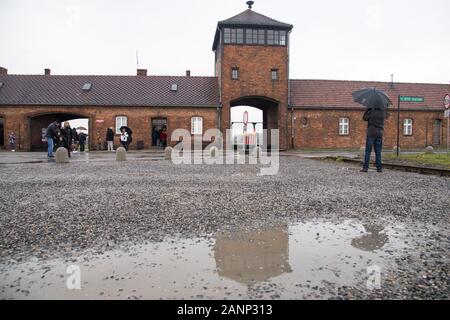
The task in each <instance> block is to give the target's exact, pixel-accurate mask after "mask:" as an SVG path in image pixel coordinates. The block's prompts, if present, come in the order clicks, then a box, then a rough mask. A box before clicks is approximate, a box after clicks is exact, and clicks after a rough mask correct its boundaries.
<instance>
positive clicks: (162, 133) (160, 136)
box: [159, 128, 167, 148]
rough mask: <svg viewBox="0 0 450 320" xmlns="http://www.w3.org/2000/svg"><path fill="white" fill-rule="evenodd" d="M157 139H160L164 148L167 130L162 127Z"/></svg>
mask: <svg viewBox="0 0 450 320" xmlns="http://www.w3.org/2000/svg"><path fill="white" fill-rule="evenodd" d="M159 139H160V140H161V144H162V147H163V148H165V147H166V146H167V130H166V128H163V130H162V131H161V133H160V135H159Z"/></svg>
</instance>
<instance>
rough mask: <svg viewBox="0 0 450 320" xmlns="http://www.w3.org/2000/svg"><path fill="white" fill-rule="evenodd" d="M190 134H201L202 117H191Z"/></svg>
mask: <svg viewBox="0 0 450 320" xmlns="http://www.w3.org/2000/svg"><path fill="white" fill-rule="evenodd" d="M191 134H203V118H202V117H192V118H191Z"/></svg>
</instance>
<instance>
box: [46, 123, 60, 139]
mask: <svg viewBox="0 0 450 320" xmlns="http://www.w3.org/2000/svg"><path fill="white" fill-rule="evenodd" d="M59 134H60V131H59V128H58V126H57V125H56V123H54V122H53V123H51V124H50V125H49V126H48V127H47V132H46V133H45V137H46V138H50V139H59Z"/></svg>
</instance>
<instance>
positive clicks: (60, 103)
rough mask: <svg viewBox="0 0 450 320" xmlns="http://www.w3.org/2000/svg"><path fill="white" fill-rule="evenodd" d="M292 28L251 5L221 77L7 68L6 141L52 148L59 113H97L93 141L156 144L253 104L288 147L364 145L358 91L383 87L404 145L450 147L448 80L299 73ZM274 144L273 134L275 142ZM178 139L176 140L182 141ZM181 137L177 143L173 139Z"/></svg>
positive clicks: (3, 87)
mask: <svg viewBox="0 0 450 320" xmlns="http://www.w3.org/2000/svg"><path fill="white" fill-rule="evenodd" d="M292 29H293V26H292V25H290V24H287V23H283V22H279V21H276V20H274V19H271V18H269V17H266V16H264V15H261V14H259V13H257V12H255V11H253V10H252V8H251V5H250V8H249V9H247V10H245V11H244V12H242V13H240V14H238V15H236V16H234V17H231V18H230V19H227V20H223V21H220V22H219V23H218V25H217V30H216V34H215V38H214V42H213V51H214V53H215V71H214V76H213V77H196V76H191V73H190V71H187V72H186V75H185V76H156V75H147V70H145V69H138V70H137V74H136V76H71V75H52V74H51V71H50V69H45V74H44V75H14V74H8V71H7V69H5V68H1V67H0V139H1V141H0V143H1V144H3V145H6V139H7V135H6V134H5V132H9V131H14V132H16V136H17V139H18V141H17V147H18V148H19V149H20V150H44V149H45V147H46V143H45V142H44V141H43V139H42V132H43V131H42V130H43V129H44V128H46V127H47V126H48V124H49V123H51V122H53V121H54V120H56V119H60V120H62V121H64V120H71V119H77V118H87V119H89V133H90V135H89V143H90V144H91V145H92V146H95V145H97V144H99V143H101V142H103V141H104V140H105V132H106V128H108V127H114V128H116V133H117V134H118V129H119V128H120V126H122V125H127V126H129V127H131V128H132V129H133V144H132V146H131V148H150V147H152V145H154V139H152V134H153V132H154V131H155V130H160V129H162V128H163V127H166V128H167V131H168V134H169V137H170V135H171V133H172V132H173V130H175V129H178V128H184V129H187V130H189V131H190V132H191V134H192V135H196V134H203V133H204V132H205V131H206V130H207V129H210V128H220V129H221V130H222V131H223V132H225V130H226V129H229V128H230V127H231V121H230V110H231V108H233V107H235V106H241V105H246V106H253V107H256V108H259V109H261V110H262V111H263V124H262V125H263V128H264V129H269V130H271V129H279V132H280V136H279V146H280V149H289V148H332V147H335V148H356V147H360V146H362V145H363V144H364V141H365V130H366V123H365V122H363V121H362V114H363V111H364V109H363V107H362V106H360V105H358V104H356V103H354V102H353V100H352V96H351V93H352V92H353V91H354V90H357V89H360V88H363V87H369V86H376V87H377V88H379V89H383V90H385V91H386V92H387V94H388V95H389V96H390V97H391V98H392V100H393V101H396V100H397V96H398V95H406V96H420V97H423V98H424V100H423V102H419V103H417V102H402V104H401V113H400V126H401V134H400V139H401V140H400V141H401V146H402V147H405V148H408V147H410V148H418V147H425V146H427V145H443V144H446V141H445V137H446V135H444V134H443V133H444V128H445V126H444V122H445V121H446V120H445V119H444V117H443V115H444V112H443V103H442V101H443V97H444V95H445V94H446V93H448V92H449V91H450V86H449V85H446V84H418V83H389V82H364V81H337V80H291V79H290V78H289V61H290V56H289V42H290V33H291V31H292ZM390 113H391V116H390V118H389V119H388V120H387V123H386V131H385V138H384V140H385V141H384V144H385V146H388V147H392V146H394V145H395V144H396V132H397V131H396V130H397V111H396V106H393V107H392V108H391V110H390ZM267 142H268V143H269V144H271V141H267ZM173 143H175V141H174V142H173ZM173 143H172V144H173Z"/></svg>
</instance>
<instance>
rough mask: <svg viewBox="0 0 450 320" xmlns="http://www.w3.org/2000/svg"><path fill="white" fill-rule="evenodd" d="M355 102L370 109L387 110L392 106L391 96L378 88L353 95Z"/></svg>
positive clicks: (359, 91)
mask: <svg viewBox="0 0 450 320" xmlns="http://www.w3.org/2000/svg"><path fill="white" fill-rule="evenodd" d="M352 96H353V100H354V101H355V102H357V103H359V104H362V105H363V106H366V107H367V108H369V109H386V108H387V107H388V105H390V104H392V102H391V99H389V96H388V95H387V94H386V93H385V92H384V91H382V90H379V89H377V88H364V89H361V90H358V91H355V92H353V93H352Z"/></svg>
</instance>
